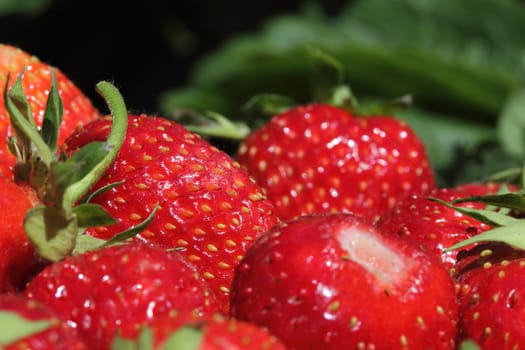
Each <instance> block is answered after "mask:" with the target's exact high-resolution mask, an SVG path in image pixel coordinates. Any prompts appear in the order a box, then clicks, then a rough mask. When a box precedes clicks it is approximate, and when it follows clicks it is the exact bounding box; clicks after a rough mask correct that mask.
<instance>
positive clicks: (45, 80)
mask: <svg viewBox="0 0 525 350" xmlns="http://www.w3.org/2000/svg"><path fill="white" fill-rule="evenodd" d="M52 71H53V72H54V73H55V75H56V79H57V83H58V85H57V86H58V90H59V94H60V96H61V97H62V103H63V108H64V115H63V122H62V123H61V124H60V123H59V124H60V134H59V136H58V144H61V143H62V142H63V141H64V139H65V138H66V137H67V136H68V135H69V134H70V133H72V132H73V131H74V130H76V129H77V128H78V127H81V126H82V125H83V124H85V123H87V122H89V121H91V120H94V119H96V118H98V117H99V116H100V113H99V111H98V110H97V109H96V108H95V107H94V106H93V104H92V103H91V101H90V100H89V99H88V98H87V97H86V96H85V95H84V94H83V92H82V91H80V89H79V88H78V87H77V86H76V85H75V84H74V83H73V82H72V81H71V80H70V79H69V78H68V77H67V76H66V75H65V74H64V73H63V72H62V71H60V69H58V68H56V67H53V66H51V65H49V64H47V63H44V62H42V61H40V60H39V59H38V58H37V57H35V56H34V55H31V54H29V53H28V52H26V51H24V50H22V49H20V48H18V47H15V46H12V45H6V44H0V89H2V90H1V91H2V92H1V93H0V174H6V175H8V176H11V171H12V167H13V165H14V163H15V157H14V156H13V155H11V154H10V153H9V151H8V146H7V139H8V137H9V136H10V135H12V130H11V128H10V125H9V114H8V112H7V111H6V109H5V107H4V90H6V91H7V90H8V89H9V88H10V87H11V86H12V84H9V85H8V86H6V81H7V76H8V75H11V76H12V77H13V78H17V77H18V76H19V75H20V74H21V73H23V78H22V85H23V87H24V90H25V92H26V95H27V99H28V102H29V107H30V109H31V111H32V115H33V116H34V119H35V121H36V123H37V125H38V126H42V122H43V120H44V111H45V108H46V103H47V97H48V94H49V90H50V87H51V80H52V76H51V72H52ZM14 80H15V79H12V80H11V82H14Z"/></svg>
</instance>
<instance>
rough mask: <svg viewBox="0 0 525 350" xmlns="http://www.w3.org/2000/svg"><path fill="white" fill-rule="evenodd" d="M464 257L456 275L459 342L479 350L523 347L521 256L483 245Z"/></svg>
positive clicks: (524, 260) (523, 267)
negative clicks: (463, 340)
mask: <svg viewBox="0 0 525 350" xmlns="http://www.w3.org/2000/svg"><path fill="white" fill-rule="evenodd" d="M465 255H466V256H465V258H464V261H463V260H460V261H459V262H458V265H459V266H460V267H459V268H458V273H457V275H456V279H457V284H458V300H459V303H460V304H459V305H460V306H459V310H460V314H461V317H460V321H459V329H460V339H471V340H473V341H474V342H476V343H477V344H478V345H479V347H480V348H481V349H521V348H523V347H525V333H524V332H523V330H524V329H525V307H524V305H523V296H524V295H525V279H523V274H524V273H525V252H524V251H523V250H516V249H513V248H511V247H509V246H508V245H503V244H498V243H485V244H481V245H479V246H477V247H475V248H474V249H472V250H470V251H469V252H468V253H467V254H465ZM472 258H475V259H472Z"/></svg>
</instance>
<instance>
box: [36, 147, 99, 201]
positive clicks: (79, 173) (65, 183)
mask: <svg viewBox="0 0 525 350" xmlns="http://www.w3.org/2000/svg"><path fill="white" fill-rule="evenodd" d="M108 153H109V149H108V147H107V144H106V143H104V142H91V143H89V144H87V145H85V146H84V147H82V148H81V149H80V150H79V151H78V152H76V153H75V154H74V155H73V156H72V157H71V158H68V159H66V160H65V161H64V162H53V164H52V166H51V172H52V177H53V178H54V183H51V184H50V185H51V186H54V191H46V193H48V194H49V195H53V196H55V198H47V199H48V200H51V201H52V202H53V203H56V204H59V203H60V204H61V206H62V207H63V208H66V207H68V206H72V205H73V203H74V202H72V201H70V199H69V198H67V197H66V198H64V195H65V193H66V191H67V189H68V188H69V187H70V186H71V185H73V184H75V183H77V182H79V181H81V180H82V179H83V178H84V177H85V176H88V175H89V174H90V172H91V171H93V169H94V168H95V167H96V166H97V165H98V164H100V163H101V162H102V161H103V160H104V158H105V157H106V156H107V154H108Z"/></svg>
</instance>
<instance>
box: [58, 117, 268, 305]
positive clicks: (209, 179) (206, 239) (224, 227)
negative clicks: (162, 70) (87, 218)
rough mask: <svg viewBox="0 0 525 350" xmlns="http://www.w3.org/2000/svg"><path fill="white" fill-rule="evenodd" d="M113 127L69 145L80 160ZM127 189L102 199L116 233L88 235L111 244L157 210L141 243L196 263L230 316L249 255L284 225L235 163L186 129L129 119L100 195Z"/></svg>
mask: <svg viewBox="0 0 525 350" xmlns="http://www.w3.org/2000/svg"><path fill="white" fill-rule="evenodd" d="M109 125H110V120H107V119H99V120H97V121H95V122H93V123H90V124H88V125H86V126H85V128H84V129H83V130H81V131H80V132H78V133H76V134H74V135H73V136H72V137H70V138H69V139H68V140H66V142H65V145H66V151H67V153H69V154H71V153H74V152H75V151H76V150H77V149H78V147H80V146H83V145H85V144H87V143H89V142H92V141H97V140H105V139H106V138H107V134H108V130H109ZM120 181H123V183H122V184H120V185H118V186H115V187H113V188H111V189H110V190H108V191H106V192H104V193H102V194H100V195H98V196H95V197H94V198H93V199H92V200H91V202H92V203H95V204H100V205H101V206H103V207H104V208H105V209H106V210H107V211H108V212H109V213H110V214H111V215H112V216H113V217H114V218H115V219H116V221H117V223H116V224H115V225H112V226H106V227H100V228H95V229H89V230H87V232H88V233H89V234H91V235H93V236H95V237H97V238H103V239H108V238H110V237H113V236H114V235H115V234H116V233H117V232H119V231H122V230H124V229H127V228H129V227H132V226H134V225H136V224H137V223H139V222H140V221H142V220H144V219H145V218H146V217H148V215H150V213H151V211H152V209H153V208H154V207H155V206H156V205H157V204H158V205H159V207H158V210H157V212H156V214H155V217H154V218H153V221H152V222H151V223H150V225H149V226H148V228H147V229H146V230H144V231H143V232H141V233H140V234H138V235H137V236H135V237H134V239H135V240H139V241H145V242H149V243H151V244H154V245H156V246H160V247H163V248H167V249H177V250H178V251H179V252H180V253H181V254H183V255H184V256H185V257H186V258H188V259H189V260H190V261H192V262H193V263H194V264H195V265H196V266H197V269H198V271H199V272H200V274H201V276H203V277H204V278H205V279H206V280H207V281H208V282H209V283H210V285H211V286H212V288H213V290H214V291H216V292H217V294H218V298H219V301H220V302H221V304H222V305H223V308H222V309H223V311H224V312H227V310H228V305H227V304H228V295H229V290H230V284H231V279H232V276H233V269H234V267H235V266H236V265H237V264H238V262H239V260H240V259H241V258H242V255H243V254H244V252H245V251H246V249H247V247H248V246H249V245H251V243H252V242H253V240H254V239H255V238H257V237H258V236H259V235H260V234H261V233H262V232H264V231H265V230H267V229H268V228H270V227H271V226H273V225H274V224H275V223H276V222H277V216H276V214H275V210H274V207H273V205H272V203H271V202H270V201H269V200H267V199H266V198H265V196H264V194H263V192H262V190H261V188H260V187H259V186H257V185H256V184H255V183H254V182H253V180H252V179H251V178H250V177H249V175H248V174H247V172H246V171H245V170H243V169H240V167H239V165H238V164H237V163H235V162H234V161H233V160H232V159H231V157H230V156H228V155H227V154H226V153H225V152H223V151H220V150H218V149H217V148H215V147H214V146H212V145H211V144H210V143H209V142H208V141H206V140H205V139H203V138H201V137H200V136H198V135H197V134H195V133H191V132H189V131H188V130H187V129H186V128H185V127H183V126H182V125H181V124H178V123H176V122H174V121H170V120H167V119H165V118H161V117H156V116H150V115H130V116H129V123H128V130H127V134H126V139H125V141H124V144H123V146H122V148H121V149H120V151H119V154H118V156H117V158H116V159H115V161H114V162H113V164H112V165H111V167H110V168H109V169H108V170H107V171H106V173H105V175H104V177H103V178H102V179H101V180H100V181H99V182H98V183H97V184H96V185H95V189H97V188H101V187H103V186H106V185H109V184H112V183H117V182H120Z"/></svg>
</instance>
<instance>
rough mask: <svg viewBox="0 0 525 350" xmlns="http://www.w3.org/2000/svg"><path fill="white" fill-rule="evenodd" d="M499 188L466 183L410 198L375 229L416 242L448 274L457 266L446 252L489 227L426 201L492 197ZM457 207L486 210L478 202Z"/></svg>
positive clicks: (450, 252) (484, 184) (402, 202)
mask: <svg viewBox="0 0 525 350" xmlns="http://www.w3.org/2000/svg"><path fill="white" fill-rule="evenodd" d="M511 187H512V188H514V186H511ZM499 188H500V184H499V183H465V184H461V185H458V186H454V187H448V188H439V189H435V190H433V191H431V192H430V193H428V194H421V195H413V196H411V197H409V198H407V199H405V200H403V201H400V202H398V203H397V204H396V205H395V206H394V207H393V208H392V209H391V210H390V211H388V212H386V213H385V214H384V215H383V216H382V217H381V218H380V219H379V221H378V222H377V226H378V227H379V228H381V229H382V231H384V232H386V233H387V234H388V233H390V234H395V235H398V236H400V237H405V238H407V239H410V240H411V241H413V242H416V243H417V244H419V245H420V246H421V247H423V248H424V249H426V250H428V251H430V252H432V253H433V254H436V255H437V256H438V257H440V258H441V260H442V262H443V264H444V265H445V267H446V268H447V269H449V270H451V269H453V268H454V266H455V264H456V258H457V254H458V251H457V250H453V251H445V248H448V247H451V246H452V245H454V244H456V243H459V242H461V241H463V240H465V239H467V238H470V237H472V236H474V235H477V234H479V233H481V232H483V231H486V230H488V229H489V228H490V227H491V226H489V225H487V224H484V223H483V222H481V221H479V220H477V219H474V218H472V217H470V216H468V215H466V214H462V213H461V212H459V211H457V210H455V209H453V208H450V207H447V206H445V205H443V204H441V203H438V202H435V201H433V200H431V199H429V197H434V198H438V199H441V200H442V201H445V202H452V201H453V200H456V199H459V198H466V197H470V196H483V195H487V194H494V193H496V192H497V191H498V189H499ZM458 206H461V207H465V208H473V209H483V208H485V207H486V205H485V204H483V203H480V202H466V203H462V204H458Z"/></svg>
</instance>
